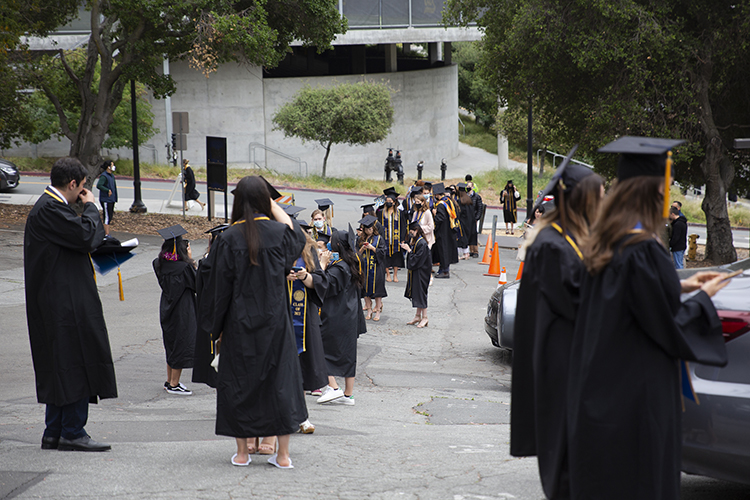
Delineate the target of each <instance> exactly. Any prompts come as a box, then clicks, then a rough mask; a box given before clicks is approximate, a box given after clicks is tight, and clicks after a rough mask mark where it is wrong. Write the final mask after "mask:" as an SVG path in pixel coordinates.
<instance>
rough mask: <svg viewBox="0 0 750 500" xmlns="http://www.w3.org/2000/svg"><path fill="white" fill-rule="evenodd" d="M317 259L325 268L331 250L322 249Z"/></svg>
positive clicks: (329, 258) (329, 259)
mask: <svg viewBox="0 0 750 500" xmlns="http://www.w3.org/2000/svg"><path fill="white" fill-rule="evenodd" d="M319 260H320V265H321V266H323V267H324V268H325V266H327V265H328V263H329V262H330V261H331V251H330V250H323V251H322V252H321V253H320V256H319Z"/></svg>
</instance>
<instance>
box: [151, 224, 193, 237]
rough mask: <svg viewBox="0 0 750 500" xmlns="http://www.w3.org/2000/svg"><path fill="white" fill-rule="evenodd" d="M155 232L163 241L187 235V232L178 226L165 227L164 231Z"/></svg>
mask: <svg viewBox="0 0 750 500" xmlns="http://www.w3.org/2000/svg"><path fill="white" fill-rule="evenodd" d="M156 232H157V233H159V236H161V237H162V238H164V239H165V240H171V239H174V238H177V237H178V236H182V235H183V234H187V231H186V230H185V228H184V227H182V226H181V225H179V224H177V225H175V226H170V227H166V228H164V229H159V230H158V231H156Z"/></svg>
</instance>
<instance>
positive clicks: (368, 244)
mask: <svg viewBox="0 0 750 500" xmlns="http://www.w3.org/2000/svg"><path fill="white" fill-rule="evenodd" d="M367 248H369V249H370V250H372V251H375V247H374V246H373V245H372V243H367Z"/></svg>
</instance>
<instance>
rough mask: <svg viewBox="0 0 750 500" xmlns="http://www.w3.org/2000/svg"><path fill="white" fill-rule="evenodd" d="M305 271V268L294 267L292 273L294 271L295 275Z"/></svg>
mask: <svg viewBox="0 0 750 500" xmlns="http://www.w3.org/2000/svg"><path fill="white" fill-rule="evenodd" d="M304 270H305V268H304V267H300V266H294V267H293V268H292V271H294V272H295V273H298V272H300V271H304Z"/></svg>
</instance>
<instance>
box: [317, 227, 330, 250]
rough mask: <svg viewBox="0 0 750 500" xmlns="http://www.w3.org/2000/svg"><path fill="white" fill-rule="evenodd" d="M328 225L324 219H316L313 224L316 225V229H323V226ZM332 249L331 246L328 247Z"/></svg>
mask: <svg viewBox="0 0 750 500" xmlns="http://www.w3.org/2000/svg"><path fill="white" fill-rule="evenodd" d="M325 225H326V221H324V220H314V221H313V226H315V228H316V229H323V226H325ZM328 250H330V248H329V249H328Z"/></svg>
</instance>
